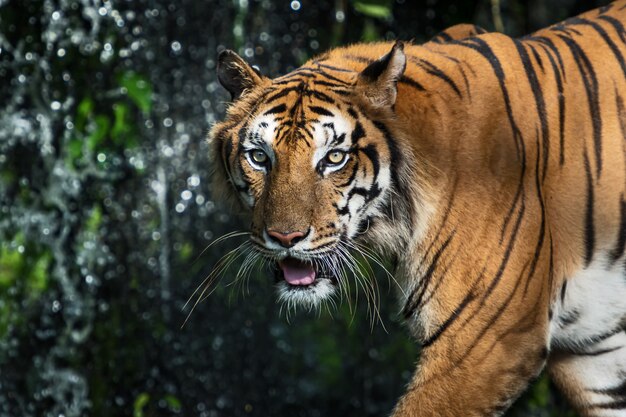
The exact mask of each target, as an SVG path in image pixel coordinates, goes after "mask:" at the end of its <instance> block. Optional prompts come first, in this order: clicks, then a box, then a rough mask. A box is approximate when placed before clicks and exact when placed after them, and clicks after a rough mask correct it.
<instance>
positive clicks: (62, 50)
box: [57, 48, 65, 58]
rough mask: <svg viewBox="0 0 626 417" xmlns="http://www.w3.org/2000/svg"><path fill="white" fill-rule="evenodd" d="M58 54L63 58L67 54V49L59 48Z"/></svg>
mask: <svg viewBox="0 0 626 417" xmlns="http://www.w3.org/2000/svg"><path fill="white" fill-rule="evenodd" d="M57 56H58V57H59V58H63V57H64V56H65V49H63V48H59V49H58V50H57Z"/></svg>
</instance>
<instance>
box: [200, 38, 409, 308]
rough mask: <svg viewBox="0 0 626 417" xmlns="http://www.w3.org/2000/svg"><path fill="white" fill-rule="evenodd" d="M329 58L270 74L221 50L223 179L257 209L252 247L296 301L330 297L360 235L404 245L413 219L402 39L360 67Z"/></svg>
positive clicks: (215, 152)
mask: <svg viewBox="0 0 626 417" xmlns="http://www.w3.org/2000/svg"><path fill="white" fill-rule="evenodd" d="M329 62H330V61H327V60H325V59H324V57H323V56H322V57H320V58H318V59H314V60H312V61H310V62H309V63H307V64H305V65H304V66H303V67H301V68H299V69H297V70H295V71H293V72H291V73H289V74H287V75H285V76H282V77H279V78H276V79H274V80H271V79H269V78H266V77H264V76H263V75H261V74H260V73H259V72H258V71H256V70H255V69H254V68H252V67H250V66H249V65H248V64H247V63H246V62H245V61H244V60H243V59H242V58H241V57H239V56H238V55H237V54H235V53H234V52H232V51H228V50H227V51H224V52H222V53H221V54H220V55H219V58H218V70H217V72H218V79H219V81H220V83H221V84H222V85H223V86H224V87H225V88H226V89H227V90H228V91H229V92H230V94H231V96H232V100H233V103H232V104H231V106H230V107H229V109H228V112H227V116H226V118H225V120H224V121H223V122H221V123H218V124H216V125H215V126H214V127H213V128H212V130H211V132H210V135H209V141H210V144H211V147H212V158H213V163H214V166H215V168H216V171H217V172H216V181H217V184H216V186H224V185H225V186H226V191H227V192H228V194H230V195H231V196H234V197H235V198H236V199H237V200H239V202H240V203H242V204H243V205H244V206H245V207H246V208H247V210H249V211H250V213H251V236H250V239H251V243H252V245H253V246H254V248H255V249H256V250H257V251H258V252H260V253H262V254H263V256H264V257H266V259H268V260H269V261H270V263H271V264H272V265H274V266H275V271H276V279H277V284H278V289H279V295H280V298H281V299H282V300H283V301H286V302H288V303H289V304H291V305H297V304H303V305H306V306H315V305H317V304H318V303H319V302H320V301H322V300H324V299H326V298H328V297H330V296H331V295H332V294H333V293H334V292H335V290H336V289H337V287H338V286H340V284H341V279H342V278H341V277H342V276H343V275H344V273H345V271H349V270H350V269H354V268H356V265H354V264H352V262H353V261H352V258H351V257H350V255H349V253H350V251H351V250H353V249H355V248H356V247H357V246H358V243H359V241H360V240H370V241H373V243H375V244H378V246H380V247H383V248H384V247H391V246H394V245H396V246H397V245H400V244H401V242H402V240H403V239H404V240H406V239H407V237H406V236H405V234H406V233H405V231H406V230H408V229H410V226H411V225H408V224H407V222H409V223H410V222H413V219H412V215H413V212H414V208H413V207H408V206H407V204H409V205H410V201H411V198H407V196H406V195H403V194H405V193H410V192H411V190H410V187H409V186H406V184H407V183H408V181H409V178H408V177H409V176H410V173H409V169H410V168H409V167H410V166H411V165H412V163H411V158H412V156H411V155H409V154H407V152H405V150H404V148H403V145H402V143H401V139H400V138H399V136H398V135H400V134H399V133H398V132H396V131H394V128H393V127H390V126H392V125H393V123H390V122H392V121H393V119H394V112H393V106H394V103H395V101H396V97H397V82H398V80H399V79H400V78H401V76H402V74H403V72H404V69H405V65H406V58H405V55H404V53H403V47H402V44H401V43H396V44H395V45H394V46H393V48H392V49H391V50H390V51H389V52H388V53H387V54H386V55H384V56H382V57H381V58H380V59H378V60H376V61H374V62H372V63H370V64H369V65H368V66H367V67H366V68H365V69H362V70H361V71H356V70H354V69H352V68H350V67H349V66H345V67H339V66H334V65H331V63H329ZM400 136H401V135H400ZM407 202H409V203H407ZM405 243H406V242H405ZM338 284H339V285H338Z"/></svg>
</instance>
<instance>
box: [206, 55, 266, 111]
mask: <svg viewBox="0 0 626 417" xmlns="http://www.w3.org/2000/svg"><path fill="white" fill-rule="evenodd" d="M217 79H218V80H219V82H220V84H222V86H223V87H224V88H225V89H227V90H228V92H229V93H230V96H231V99H232V100H233V101H234V100H237V99H238V98H239V97H241V96H242V95H243V94H245V93H246V92H247V91H250V90H252V89H253V88H254V87H256V86H257V85H259V84H261V82H262V81H263V77H262V75H261V74H260V73H259V72H258V71H257V70H255V69H254V68H252V67H251V66H250V65H248V63H247V62H246V61H244V60H243V58H241V57H240V56H239V55H237V54H236V53H235V52H233V51H231V50H230V49H226V50H224V51H222V52H220V54H219V55H218V57H217Z"/></svg>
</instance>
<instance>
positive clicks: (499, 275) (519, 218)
mask: <svg viewBox="0 0 626 417" xmlns="http://www.w3.org/2000/svg"><path fill="white" fill-rule="evenodd" d="M525 211H526V204H525V203H524V200H523V199H522V201H521V205H520V209H519V213H518V216H517V220H516V221H515V225H514V226H513V230H512V231H511V236H510V237H509V243H508V245H507V247H506V249H505V251H504V256H503V257H502V262H500V266H499V267H498V271H497V272H496V274H495V275H494V277H493V279H492V280H491V283H490V284H489V287H487V291H485V292H484V294H483V297H482V300H481V303H484V302H485V300H486V299H487V297H489V295H490V294H491V292H492V291H493V290H494V289H495V287H496V286H497V285H498V283H499V282H500V280H501V279H502V276H503V275H504V271H505V270H506V266H507V265H508V263H509V259H510V257H511V252H513V247H514V246H515V242H516V241H517V234H518V233H519V229H520V225H521V223H522V218H523V217H524V212H525Z"/></svg>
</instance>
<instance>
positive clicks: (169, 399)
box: [163, 394, 183, 412]
mask: <svg viewBox="0 0 626 417" xmlns="http://www.w3.org/2000/svg"><path fill="white" fill-rule="evenodd" d="M163 399H164V400H165V402H166V403H167V405H169V406H170V408H171V409H172V410H174V411H176V412H178V411H180V409H181V408H182V406H183V405H182V403H181V402H180V400H179V399H178V398H176V397H175V396H173V395H172V394H167V395H166V396H165V397H164V398H163Z"/></svg>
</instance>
